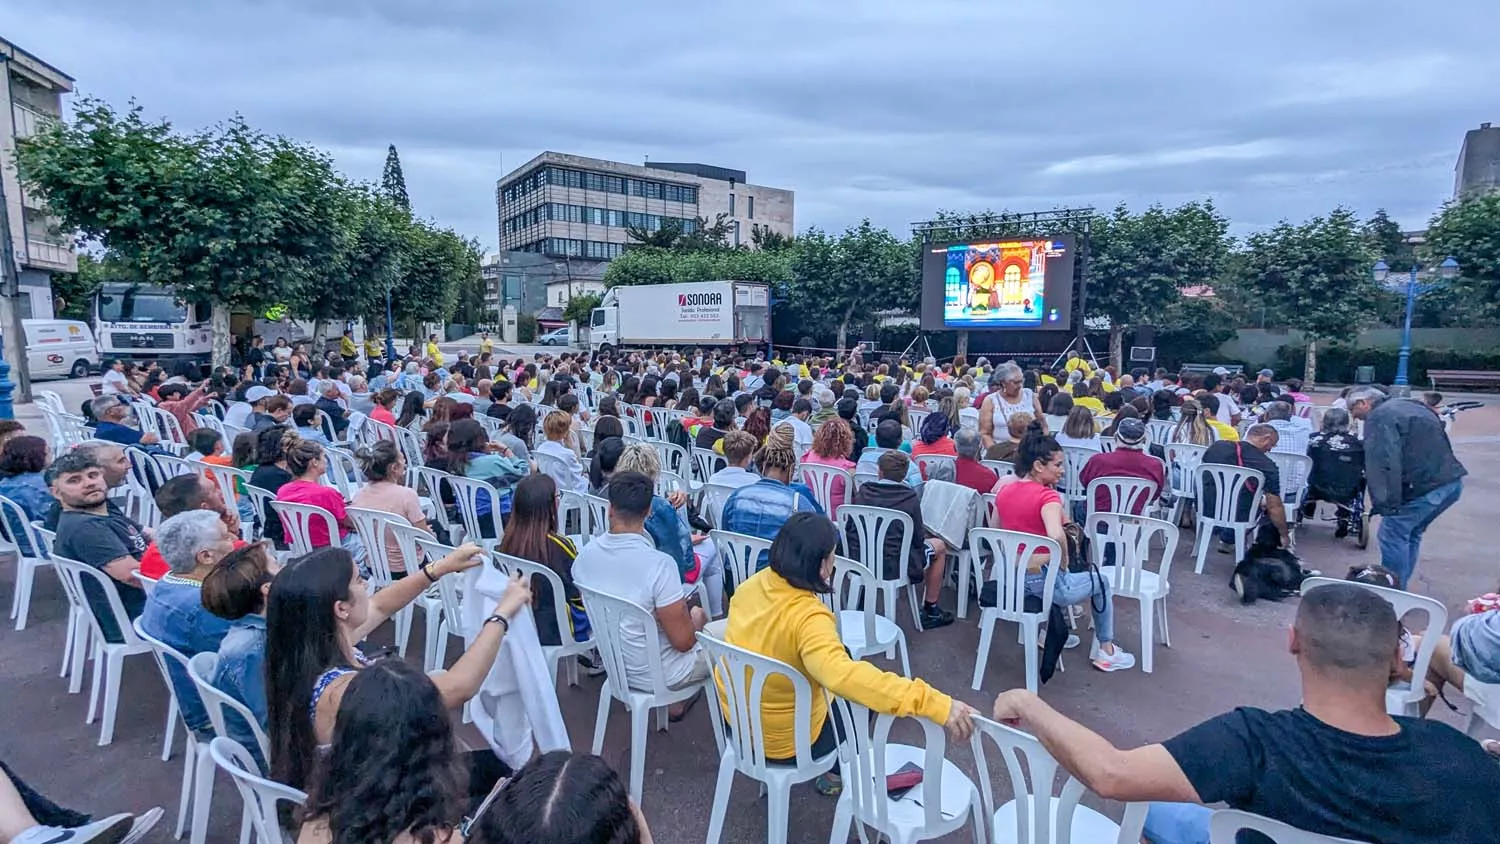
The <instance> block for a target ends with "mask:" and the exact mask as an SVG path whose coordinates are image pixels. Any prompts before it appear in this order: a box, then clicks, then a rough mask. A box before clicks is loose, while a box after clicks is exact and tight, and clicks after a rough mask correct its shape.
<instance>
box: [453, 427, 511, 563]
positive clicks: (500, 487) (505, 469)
mask: <svg viewBox="0 0 1500 844" xmlns="http://www.w3.org/2000/svg"><path fill="white" fill-rule="evenodd" d="M523 407H528V405H520V406H519V407H517V408H516V409H515V410H513V411H511V414H510V415H511V418H512V419H514V418H515V416H516V414H517V413H520V412H521V408H523ZM446 470H447V471H448V473H449V474H453V475H460V476H462V477H465V478H472V479H473V480H476V481H484V482H486V483H488V484H489V485H490V486H492V487H494V488H495V490H496V494H495V495H494V496H488V495H480V496H478V497H477V498H476V501H475V511H476V513H477V515H479V516H488V515H489V514H490V511H491V509H492V508H493V509H494V510H496V511H498V512H499V513H500V515H501V516H504V515H505V514H507V513H509V512H510V500H511V491H512V490H513V489H515V485H516V481H519V480H520V479H522V478H524V477H526V474H527V473H528V472H530V471H531V463H530V461H528V460H525V459H524V458H521V457H516V456H514V455H513V454H512V452H511V450H510V448H509V447H508V446H506V445H505V444H504V443H503V442H490V438H489V434H487V433H486V432H485V430H484V426H483V425H480V424H479V423H478V422H475V421H474V420H473V419H460V420H459V421H457V422H454V423H453V424H452V425H450V426H449V427H448V465H447V467H446ZM480 525H481V526H482V527H483V528H484V532H485V536H484V538H485V539H494V538H495V537H494V536H491V535H489V534H490V532H491V531H492V530H493V529H494V523H493V522H492V521H490V520H488V519H483V518H481V519H480Z"/></svg>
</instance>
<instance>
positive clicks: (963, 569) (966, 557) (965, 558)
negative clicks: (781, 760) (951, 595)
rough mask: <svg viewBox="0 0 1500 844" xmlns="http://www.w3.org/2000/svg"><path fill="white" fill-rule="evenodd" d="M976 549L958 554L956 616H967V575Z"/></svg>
mask: <svg viewBox="0 0 1500 844" xmlns="http://www.w3.org/2000/svg"><path fill="white" fill-rule="evenodd" d="M975 553H977V549H976V551H965V552H960V553H959V555H958V607H957V609H958V613H957V615H958V617H959V618H968V617H969V575H970V567H971V566H973V556H974V554H975Z"/></svg>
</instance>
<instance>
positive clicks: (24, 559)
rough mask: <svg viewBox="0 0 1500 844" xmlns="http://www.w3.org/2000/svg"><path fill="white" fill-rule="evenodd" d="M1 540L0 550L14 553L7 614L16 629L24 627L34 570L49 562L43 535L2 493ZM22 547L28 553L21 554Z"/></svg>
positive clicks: (48, 564) (29, 602) (0, 498)
mask: <svg viewBox="0 0 1500 844" xmlns="http://www.w3.org/2000/svg"><path fill="white" fill-rule="evenodd" d="M18 527H19V530H18V529H17V528H18ZM0 540H3V544H0V550H3V551H10V552H11V553H13V554H15V555H16V591H15V594H14V595H12V596H11V599H10V617H11V618H13V619H15V621H16V629H17V630H25V629H26V619H27V617H28V616H29V615H30V614H31V590H32V587H33V586H34V585H35V583H36V573H37V570H38V569H41V568H46V567H47V566H50V565H52V561H51V560H50V559H48V558H47V556H46V553H47V552H46V547H45V546H44V545H43V544H42V538H41V536H39V535H38V534H37V532H36V528H35V527H33V526H32V524H31V520H30V519H28V518H27V517H26V511H25V510H22V509H21V505H19V504H17V503H16V502H14V501H12V500H10V499H9V498H6V497H5V496H0ZM23 548H28V549H30V551H31V553H29V554H25V553H22V549H23Z"/></svg>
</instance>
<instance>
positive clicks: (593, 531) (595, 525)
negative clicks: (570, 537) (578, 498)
mask: <svg viewBox="0 0 1500 844" xmlns="http://www.w3.org/2000/svg"><path fill="white" fill-rule="evenodd" d="M583 504H584V506H585V507H587V508H588V530H587V531H586V532H587V533H588V535H589V536H603V535H604V534H606V533H609V500H608V499H606V498H601V497H600V496H597V495H585V496H583Z"/></svg>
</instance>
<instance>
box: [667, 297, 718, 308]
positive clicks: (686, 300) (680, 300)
mask: <svg viewBox="0 0 1500 844" xmlns="http://www.w3.org/2000/svg"><path fill="white" fill-rule="evenodd" d="M722 304H724V294H722V293H678V294H677V307H679V308H685V307H687V306H688V305H722Z"/></svg>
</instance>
